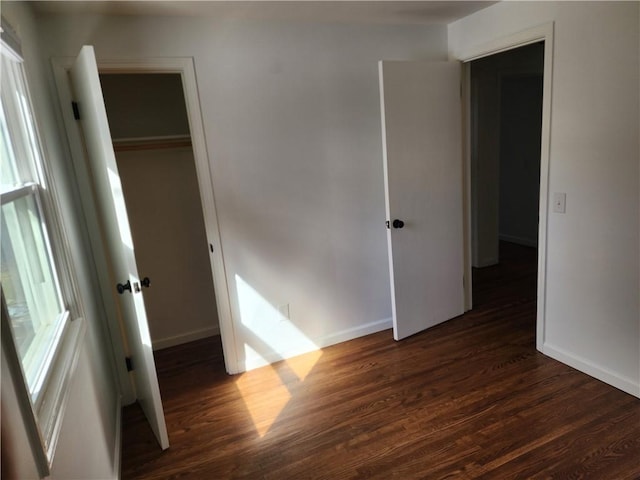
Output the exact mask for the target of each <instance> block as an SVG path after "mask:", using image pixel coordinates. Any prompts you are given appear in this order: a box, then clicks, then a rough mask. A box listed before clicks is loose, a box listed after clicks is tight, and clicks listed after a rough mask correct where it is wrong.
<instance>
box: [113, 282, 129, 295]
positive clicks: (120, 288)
mask: <svg viewBox="0 0 640 480" xmlns="http://www.w3.org/2000/svg"><path fill="white" fill-rule="evenodd" d="M116 288H117V289H118V293H119V294H120V295H122V294H123V293H124V291H125V290H129V291H131V282H130V281H129V280H127V283H119V284H118V285H116Z"/></svg>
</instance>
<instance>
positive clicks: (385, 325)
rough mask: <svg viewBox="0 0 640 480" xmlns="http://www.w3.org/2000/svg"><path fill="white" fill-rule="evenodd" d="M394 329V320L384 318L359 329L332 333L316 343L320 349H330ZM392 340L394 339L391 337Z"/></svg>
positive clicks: (360, 326)
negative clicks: (336, 345) (355, 339)
mask: <svg viewBox="0 0 640 480" xmlns="http://www.w3.org/2000/svg"><path fill="white" fill-rule="evenodd" d="M390 328H393V319H391V318H383V319H382V320H376V321H375V322H369V323H365V324H364V325H358V326H357V327H352V328H347V329H346V330H341V331H339V332H335V333H330V334H329V335H324V336H323V337H321V338H320V339H318V340H317V341H315V342H314V343H315V344H316V345H318V347H320V348H324V347H330V346H331V345H335V344H336V343H342V342H346V341H349V340H353V339H354V338H360V337H364V336H365V335H371V334H372V333H378V332H381V331H383V330H388V329H390ZM389 338H390V339H392V338H393V337H389Z"/></svg>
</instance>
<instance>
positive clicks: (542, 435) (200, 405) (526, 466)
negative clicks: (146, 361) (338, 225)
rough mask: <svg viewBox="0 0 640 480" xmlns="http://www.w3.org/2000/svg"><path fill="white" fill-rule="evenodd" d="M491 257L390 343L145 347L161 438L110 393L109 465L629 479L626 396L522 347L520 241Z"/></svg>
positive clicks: (525, 261) (164, 472) (631, 455)
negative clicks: (447, 317) (463, 293)
mask: <svg viewBox="0 0 640 480" xmlns="http://www.w3.org/2000/svg"><path fill="white" fill-rule="evenodd" d="M501 258H502V262H501V265H499V266H496V267H490V268H485V269H482V270H479V271H477V272H475V273H474V300H475V308H474V310H473V311H471V312H469V313H467V314H465V315H464V316H462V317H459V318H456V319H454V320H451V321H449V322H446V323H444V324H442V325H439V326H437V327H435V328H432V329H430V330H429V331H427V332H424V333H421V334H419V335H415V336H413V337H411V338H409V339H406V340H403V341H401V342H394V341H393V339H392V336H391V332H390V331H386V332H381V333H377V334H374V335H369V336H367V337H363V338H359V339H356V340H353V341H350V342H346V343H343V344H340V345H335V346H333V347H329V348H326V349H324V350H323V351H322V352H319V353H316V354H310V355H306V356H303V357H299V358H297V359H295V360H291V361H284V362H280V363H278V364H276V365H273V366H270V367H265V368H262V369H259V370H255V371H252V372H249V373H245V374H243V375H238V376H228V375H226V374H225V373H224V366H223V362H222V355H221V347H220V342H219V339H218V338H215V337H214V338H212V339H206V340H202V341H198V342H193V343H191V344H187V345H181V346H178V347H174V348H171V349H167V350H164V351H159V352H157V354H156V362H157V367H158V375H159V379H160V388H161V391H162V396H163V401H164V408H165V414H166V420H167V426H168V430H169V440H170V442H171V447H170V448H169V449H168V450H167V451H165V452H161V451H160V449H159V447H158V446H157V444H156V442H155V439H154V438H153V434H152V433H151V430H150V429H149V427H148V426H147V424H146V423H145V420H144V418H143V416H142V413H141V411H140V409H139V407H137V406H135V405H134V406H132V407H127V408H125V410H124V414H123V415H124V416H123V423H124V429H123V446H122V478H124V479H134V478H140V479H142V478H144V479H178V478H179V479H183V478H184V479H227V478H245V479H277V480H282V479H296V480H297V479H352V478H362V479H364V478H379V479H388V478H400V479H414V478H416V479H417V478H424V479H441V478H447V479H471V478H485V479H516V478H518V479H529V478H545V479H546V478H554V479H582V478H593V479H599V480H605V479H616V480H618V479H638V478H640V399H637V398H635V397H633V396H631V395H628V394H625V393H623V392H621V391H619V390H616V389H615V388H613V387H610V386H608V385H606V384H604V383H602V382H600V381H598V380H595V379H593V378H591V377H588V376H587V375H584V374H582V373H580V372H577V371H576V370H573V369H572V368H570V367H567V366H565V365H563V364H561V363H559V362H556V361H555V360H552V359H550V358H547V357H545V356H544V355H542V354H540V353H538V352H537V351H536V349H535V290H536V283H535V272H536V265H535V258H536V254H535V251H534V250H533V249H527V248H523V247H517V246H513V245H503V248H502V251H501Z"/></svg>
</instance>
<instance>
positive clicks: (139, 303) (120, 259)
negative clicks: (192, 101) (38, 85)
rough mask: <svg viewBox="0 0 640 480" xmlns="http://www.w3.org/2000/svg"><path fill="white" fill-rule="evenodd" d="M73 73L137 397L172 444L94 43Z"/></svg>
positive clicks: (154, 425) (156, 430) (161, 437)
mask: <svg viewBox="0 0 640 480" xmlns="http://www.w3.org/2000/svg"><path fill="white" fill-rule="evenodd" d="M69 73H70V77H71V83H72V86H73V94H74V97H75V102H76V103H77V108H78V113H79V117H80V119H79V121H80V124H81V130H82V134H83V137H84V146H85V150H86V159H87V166H88V170H89V172H90V176H91V180H92V183H93V185H92V187H93V192H94V196H95V202H96V206H97V209H98V216H99V217H100V218H99V223H100V227H101V230H102V236H103V238H104V242H105V245H106V248H107V252H105V253H106V255H107V256H108V263H109V266H110V272H109V274H110V277H111V278H110V280H111V283H112V285H113V290H112V294H113V301H114V302H115V303H116V305H117V310H118V311H119V314H120V315H121V321H122V325H123V326H124V328H125V331H126V335H127V340H128V343H129V347H130V349H131V361H132V364H133V377H134V383H135V387H136V397H137V400H138V402H139V403H140V406H141V407H142V410H143V411H144V413H145V415H146V417H147V420H148V421H149V424H150V425H151V428H152V430H153V432H154V434H155V436H156V438H157V439H158V443H159V444H160V446H161V447H162V449H163V450H164V449H166V448H168V447H169V438H168V436H167V427H166V424H165V419H164V412H163V409H162V400H161V398H160V388H159V387H158V377H157V374H156V367H155V362H154V359H153V351H152V349H151V336H150V334H149V325H148V324H147V314H146V311H145V307H144V299H143V295H142V289H141V285H140V283H141V282H140V277H139V276H138V271H137V267H136V259H135V256H134V250H133V240H132V238H131V231H130V229H129V219H128V218H127V210H126V207H125V203H124V196H123V193H122V185H121V184H120V177H119V174H118V167H117V165H116V159H115V154H114V152H113V146H112V142H111V134H110V132H109V123H108V121H107V113H106V110H105V106H104V101H103V98H102V90H101V88H100V79H99V76H98V66H97V64H96V58H95V54H94V51H93V47H91V46H84V47H82V50H81V51H80V54H79V55H78V57H77V58H76V60H75V62H74V64H73V67H72V68H71V70H70V72H69ZM118 284H119V285H118ZM123 286H124V287H125V289H123V288H122V287H123ZM126 287H128V289H127V288H126ZM120 292H121V293H120Z"/></svg>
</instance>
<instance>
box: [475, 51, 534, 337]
mask: <svg viewBox="0 0 640 480" xmlns="http://www.w3.org/2000/svg"><path fill="white" fill-rule="evenodd" d="M544 60H545V42H544V41H541V42H537V43H532V44H529V45H526V46H523V47H519V48H514V49H511V50H508V51H505V52H502V53H496V54H494V55H490V56H487V57H483V58H481V59H478V60H473V61H472V62H470V66H469V79H470V101H469V107H470V110H469V117H470V142H469V143H470V152H469V153H470V172H469V179H470V206H471V209H470V210H471V211H470V217H471V225H470V229H471V232H470V233H471V235H470V236H471V265H472V267H473V268H472V277H473V278H472V281H473V288H472V292H473V294H472V302H473V305H474V306H480V305H487V304H489V303H492V302H499V301H500V299H499V298H497V291H498V290H497V289H496V288H495V287H496V286H497V285H504V284H511V285H512V286H513V288H517V289H518V291H520V292H522V295H524V296H526V297H527V299H528V300H533V301H535V299H536V297H537V282H538V279H537V276H538V238H539V231H540V225H539V211H540V198H541V193H540V192H541V189H540V185H541V183H540V182H541V145H542V115H543V84H544V73H545V72H544ZM531 320H532V322H534V323H532V325H531V327H532V328H535V319H531Z"/></svg>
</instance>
